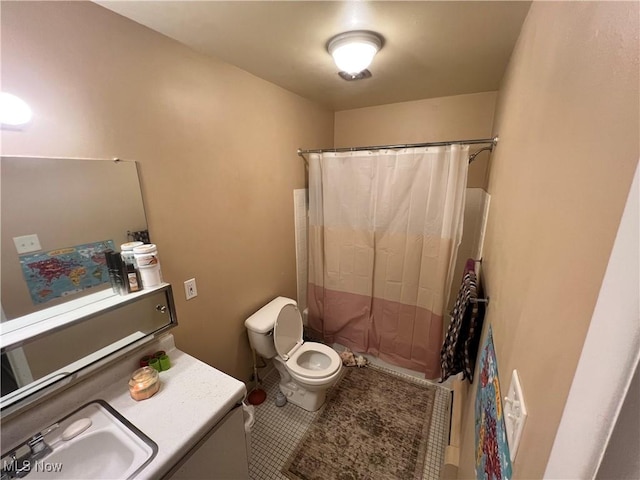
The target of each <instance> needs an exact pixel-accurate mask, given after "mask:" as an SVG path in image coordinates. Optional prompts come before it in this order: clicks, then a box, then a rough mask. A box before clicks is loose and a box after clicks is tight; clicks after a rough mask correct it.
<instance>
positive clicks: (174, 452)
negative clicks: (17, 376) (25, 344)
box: [2, 334, 246, 479]
mask: <svg viewBox="0 0 640 480" xmlns="http://www.w3.org/2000/svg"><path fill="white" fill-rule="evenodd" d="M157 350H165V351H166V352H167V354H168V355H169V357H170V359H171V368H170V369H169V370H167V371H165V372H161V373H160V382H161V385H160V390H159V391H158V393H156V394H155V395H154V396H153V397H151V398H149V399H147V400H142V401H139V402H138V401H135V400H133V399H132V398H131V396H130V395H129V389H128V380H129V377H130V375H131V373H133V371H134V370H135V368H136V366H137V365H136V364H137V359H138V358H140V357H141V356H142V355H144V354H150V353H153V352H155V351H157ZM245 394H246V387H245V385H244V383H242V382H240V381H239V380H236V379H235V378H233V377H230V376H229V375H226V374H225V373H222V372H220V371H218V370H216V369H215V368H213V367H210V366H209V365H207V364H205V363H203V362H201V361H199V360H197V359H196V358H194V357H192V356H190V355H188V354H186V353H184V352H182V351H180V350H178V349H176V348H175V346H174V344H173V336H172V335H170V334H168V335H165V336H164V337H162V338H161V339H160V340H157V341H154V342H153V343H152V344H151V345H149V346H147V347H146V348H145V349H144V350H142V353H141V352H140V351H138V352H135V353H133V354H131V355H129V357H128V358H125V359H122V361H121V362H119V363H118V364H117V365H115V366H113V367H111V368H107V369H105V370H104V371H102V372H100V373H98V374H97V375H95V376H94V377H91V378H89V379H88V380H86V381H84V382H81V383H79V384H77V385H75V386H74V387H71V388H69V389H68V390H65V391H63V392H62V393H60V394H58V395H56V396H55V397H54V398H52V399H49V400H47V401H46V402H44V403H43V404H41V405H39V406H37V407H34V408H33V409H30V410H28V411H26V412H25V413H24V414H21V415H19V416H17V417H16V418H15V419H14V418H12V419H10V421H9V422H4V423H3V426H2V427H3V428H2V437H3V438H2V440H3V445H7V444H17V443H18V442H19V441H23V440H24V437H25V434H26V435H27V436H28V435H29V434H33V433H35V432H37V431H38V430H39V429H42V428H44V427H46V426H47V425H48V423H51V422H55V421H56V420H57V419H58V418H61V417H62V416H64V415H66V414H67V413H70V412H71V411H74V410H75V409H77V408H78V407H80V406H82V405H84V404H86V403H88V402H91V401H93V400H96V399H102V400H104V401H106V402H107V403H108V404H109V405H111V406H112V407H113V408H114V409H115V410H117V411H118V413H120V414H121V415H122V416H124V417H125V418H126V419H127V420H129V421H130V422H131V423H132V424H133V425H135V426H136V427H137V428H138V429H140V430H141V431H142V432H143V433H145V434H146V435H147V436H148V437H149V438H151V439H152V440H153V441H154V442H155V443H156V444H157V445H158V453H157V454H156V456H155V458H154V459H153V460H152V462H151V463H150V464H149V465H148V466H147V467H146V468H145V469H144V470H143V471H142V472H140V474H139V475H138V476H137V478H140V479H146V478H149V479H152V478H153V479H157V478H161V477H162V476H163V475H165V474H166V473H167V472H168V471H169V470H170V469H171V468H172V467H173V466H174V465H175V464H176V463H178V461H180V459H181V458H182V457H184V456H185V455H186V454H187V452H188V451H189V450H191V448H193V447H194V446H195V445H196V444H197V443H198V441H199V440H200V439H201V438H202V437H203V436H204V435H205V434H206V433H207V432H208V431H209V430H211V428H212V427H213V426H214V425H215V424H216V423H218V421H220V420H221V419H222V418H223V417H224V416H225V415H226V414H227V413H228V412H229V410H231V409H232V407H233V406H234V405H236V404H237V403H238V402H240V401H242V399H243V398H244V396H245ZM20 435H21V437H22V438H21V437H20ZM13 437H15V443H12V442H11V440H14V438H13Z"/></svg>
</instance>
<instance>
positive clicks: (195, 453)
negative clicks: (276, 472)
mask: <svg viewBox="0 0 640 480" xmlns="http://www.w3.org/2000/svg"><path fill="white" fill-rule="evenodd" d="M247 453H248V452H247V443H246V440H245V431H244V415H243V412H242V408H241V407H240V406H237V407H234V408H233V410H231V411H230V412H229V413H227V415H226V416H225V417H224V418H223V419H222V420H220V422H218V423H217V424H216V426H215V427H213V428H212V429H211V430H210V431H209V432H208V433H207V434H206V435H205V436H204V438H203V439H202V440H200V442H198V443H197V444H196V446H195V447H193V448H192V449H191V451H189V453H187V455H185V457H184V458H183V459H182V460H181V461H180V462H179V463H178V464H177V465H176V466H175V467H174V468H173V469H172V470H171V471H170V472H169V474H168V475H167V476H165V477H164V479H163V480H194V479H225V480H232V479H234V480H235V479H238V480H239V479H244V480H247V479H248V478H249V462H248V455H247Z"/></svg>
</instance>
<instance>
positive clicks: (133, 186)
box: [0, 156, 147, 322]
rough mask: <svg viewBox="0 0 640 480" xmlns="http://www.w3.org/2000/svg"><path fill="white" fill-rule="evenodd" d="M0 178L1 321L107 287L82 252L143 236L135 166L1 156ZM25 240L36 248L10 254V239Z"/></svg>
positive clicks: (93, 262)
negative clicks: (138, 234)
mask: <svg viewBox="0 0 640 480" xmlns="http://www.w3.org/2000/svg"><path fill="white" fill-rule="evenodd" d="M0 173H1V175H0V177H1V185H0V195H1V203H0V208H1V229H0V233H1V236H2V239H1V240H2V244H1V246H2V258H1V275H0V279H1V283H2V284H1V292H2V300H1V304H2V321H3V322H4V321H5V320H11V319H14V318H17V317H21V316H24V315H27V314H30V313H33V312H36V311H40V310H43V309H47V308H49V307H52V306H55V305H59V304H61V303H64V302H66V301H68V300H71V299H74V298H78V297H80V296H83V295H89V294H92V293H95V292H96V291H98V290H103V289H110V288H111V286H110V284H109V279H108V276H106V275H105V272H106V269H104V268H99V267H101V265H100V262H101V261H102V258H101V255H95V253H96V251H97V250H99V248H98V247H96V248H94V250H93V251H92V250H91V248H90V247H91V246H92V245H93V244H98V246H99V245H100V243H101V242H105V241H110V242H112V244H113V246H114V247H115V249H116V250H120V245H121V244H122V243H125V242H127V241H130V240H132V239H133V238H132V237H131V236H128V232H139V231H146V230H147V223H146V218H145V213H144V207H143V202H142V193H141V191H140V182H139V178H138V171H137V166H136V163H135V162H130V161H113V160H90V159H69V158H36V157H10V156H3V157H2V158H1V164H0ZM30 235H37V240H38V242H39V246H40V248H39V249H33V251H31V252H28V253H23V254H20V253H18V251H17V245H16V244H15V242H14V238H16V237H24V236H30ZM28 243H29V245H28V247H31V248H33V247H32V244H31V242H28ZM36 247H37V245H36ZM73 248H75V251H72V250H70V249H73ZM53 252H56V254H57V255H56V254H52V255H49V254H50V253H53ZM65 252H66V253H65ZM60 255H63V256H60ZM64 255H67V256H64ZM69 255H72V256H69ZM92 255H93V257H94V258H93V259H92V260H91V257H92ZM21 258H22V260H23V261H22V263H21ZM45 258H46V259H51V258H54V261H55V262H57V263H55V264H51V263H50V262H49V263H47V262H46V261H41V260H42V259H45ZM87 258H89V259H90V260H89V261H87V262H85V260H87ZM30 260H32V262H31V263H29V261H30ZM34 264H37V265H36V266H37V267H38V268H31V266H33V265H34ZM25 265H27V266H25ZM88 285H92V286H91V288H86V287H87V286H88Z"/></svg>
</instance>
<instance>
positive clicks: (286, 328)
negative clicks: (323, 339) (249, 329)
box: [273, 303, 342, 383]
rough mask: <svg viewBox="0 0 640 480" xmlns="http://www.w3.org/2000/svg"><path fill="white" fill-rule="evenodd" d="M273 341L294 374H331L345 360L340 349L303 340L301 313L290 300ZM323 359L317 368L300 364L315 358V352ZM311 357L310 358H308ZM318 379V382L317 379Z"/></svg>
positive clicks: (313, 377) (309, 376)
mask: <svg viewBox="0 0 640 480" xmlns="http://www.w3.org/2000/svg"><path fill="white" fill-rule="evenodd" d="M273 342H274V344H275V347H276V351H277V352H278V355H279V356H280V358H281V359H282V360H283V361H284V363H285V365H286V367H287V369H288V370H289V371H290V372H291V373H292V374H294V375H296V376H299V377H301V378H303V379H308V380H309V381H317V380H321V379H323V378H327V377H331V376H332V375H334V374H335V373H336V372H338V371H339V370H340V367H341V366H342V361H341V360H340V356H339V355H338V353H337V352H336V351H335V350H333V349H332V348H331V347H328V346H327V345H323V344H322V343H316V342H306V343H305V342H304V341H303V339H302V316H301V315H300V310H298V307H297V306H296V305H295V304H293V303H289V304H286V305H284V306H283V307H282V309H281V310H280V313H279V314H278V318H277V319H276V321H275V325H274V327H273ZM314 353H315V354H317V355H319V356H321V357H326V360H325V359H324V358H320V360H322V361H321V362H320V363H323V364H324V363H325V362H326V363H327V364H326V366H325V365H322V366H320V365H318V366H317V367H318V368H307V367H305V366H303V365H300V363H299V361H300V360H305V361H308V360H312V358H313V354H314ZM306 357H309V358H306ZM314 383H315V382H314Z"/></svg>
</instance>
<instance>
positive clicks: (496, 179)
mask: <svg viewBox="0 0 640 480" xmlns="http://www.w3.org/2000/svg"><path fill="white" fill-rule="evenodd" d="M638 6H639V5H638V3H637V2H562V3H560V2H539V3H538V2H534V4H533V5H532V7H531V10H530V12H529V15H528V17H527V19H526V21H525V24H524V26H523V30H522V32H521V35H520V39H519V41H518V44H517V46H516V49H515V51H514V53H513V56H512V58H511V62H510V65H509V67H508V69H507V73H506V76H505V78H504V80H503V85H502V87H501V89H500V96H499V100H498V107H497V111H496V123H495V127H494V132H495V133H497V134H499V135H500V139H501V140H500V143H499V145H498V148H497V149H496V150H495V152H494V154H493V155H492V158H491V174H490V181H489V193H490V194H491V196H492V197H491V212H490V214H489V223H488V230H487V237H486V241H485V260H484V262H483V271H484V274H485V280H486V281H485V286H486V290H487V293H488V294H489V295H490V296H491V303H490V305H489V308H488V313H487V321H488V322H486V323H490V324H491V325H492V326H493V331H494V339H495V348H496V354H497V358H498V367H499V372H500V377H501V381H502V388H503V390H505V389H506V388H507V387H508V379H509V377H510V374H511V371H512V370H513V369H518V371H519V373H520V378H521V381H522V387H523V390H524V396H525V400H526V402H527V407H528V410H529V418H528V420H527V424H526V426H525V429H524V433H523V437H522V441H521V444H520V449H519V451H518V457H517V458H516V461H515V464H514V478H527V479H530V478H542V476H543V473H544V469H545V466H546V463H547V459H548V457H549V452H550V450H551V447H552V444H553V440H554V436H555V433H556V430H557V427H558V424H559V421H560V418H561V415H562V410H563V407H564V404H565V401H566V398H567V394H568V391H569V388H570V386H571V381H572V378H573V375H574V372H575V369H576V365H577V362H578V358H579V355H580V352H581V349H582V345H583V343H584V339H585V335H586V332H587V329H588V326H589V322H590V319H591V316H592V313H593V309H594V306H595V302H596V299H597V296H598V292H599V290H600V285H601V282H602V279H603V275H604V272H605V268H606V265H607V261H608V258H609V254H610V251H611V247H612V245H613V240H614V238H615V235H616V231H617V227H618V223H619V221H620V216H621V214H622V209H623V207H624V204H625V201H626V197H627V193H628V191H629V186H630V184H631V180H632V176H633V173H634V170H635V167H636V164H637V162H638V156H639V143H640V142H639V140H640V139H639V133H638V132H639V130H640V125H639V119H638V105H639V101H640V98H639V93H638V88H639V82H638V79H639V78H640V77H639V70H638V48H639V46H638V19H639V12H638ZM485 325H486V324H485ZM612 328H615V326H614V325H612ZM485 334H486V331H485ZM476 385H477V382H476ZM476 385H473V386H472V392H471V393H472V395H470V396H469V399H468V402H467V405H466V410H465V415H464V421H463V438H462V448H461V459H460V462H461V464H460V471H459V478H475V473H474V459H475V452H474V441H475V439H474V418H473V417H474V399H475V388H476ZM594 388H597V386H594Z"/></svg>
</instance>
